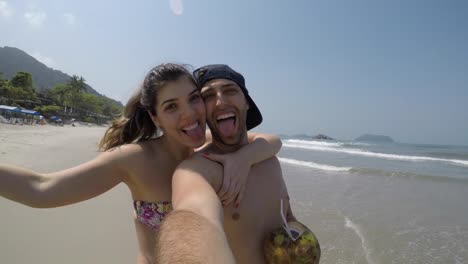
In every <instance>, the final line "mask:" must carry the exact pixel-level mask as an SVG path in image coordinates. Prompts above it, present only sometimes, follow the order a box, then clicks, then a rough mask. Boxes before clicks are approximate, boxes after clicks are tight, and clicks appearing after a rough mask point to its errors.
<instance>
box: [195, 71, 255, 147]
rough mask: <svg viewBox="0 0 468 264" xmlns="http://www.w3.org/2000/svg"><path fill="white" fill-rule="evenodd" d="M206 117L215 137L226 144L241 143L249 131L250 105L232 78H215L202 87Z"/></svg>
mask: <svg viewBox="0 0 468 264" xmlns="http://www.w3.org/2000/svg"><path fill="white" fill-rule="evenodd" d="M201 93H202V97H203V99H204V101H205V105H206V117H207V123H208V126H209V127H210V129H211V134H212V135H213V139H214V140H217V141H220V142H221V143H223V144H225V145H239V144H241V143H242V140H243V137H244V136H245V135H246V133H247V126H246V118H247V110H248V109H249V105H248V103H247V101H246V99H245V96H244V93H243V92H242V90H241V88H240V87H239V85H237V84H236V83H235V82H233V81H231V80H226V79H214V80H211V81H208V82H206V83H205V85H203V87H202V89H201Z"/></svg>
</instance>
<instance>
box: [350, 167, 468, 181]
mask: <svg viewBox="0 0 468 264" xmlns="http://www.w3.org/2000/svg"><path fill="white" fill-rule="evenodd" d="M349 172H350V173H356V174H361V175H372V176H384V177H402V178H413V179H420V180H429V181H437V182H459V183H465V184H466V183H468V178H458V177H451V176H437V175H429V174H418V173H412V172H402V171H386V170H379V169H372V168H351V170H350V171H349Z"/></svg>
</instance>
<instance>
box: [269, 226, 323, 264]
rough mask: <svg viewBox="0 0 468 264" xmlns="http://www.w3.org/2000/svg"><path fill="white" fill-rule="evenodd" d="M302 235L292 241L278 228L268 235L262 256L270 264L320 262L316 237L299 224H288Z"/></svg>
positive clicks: (312, 263)
mask: <svg viewBox="0 0 468 264" xmlns="http://www.w3.org/2000/svg"><path fill="white" fill-rule="evenodd" d="M288 225H290V226H291V228H294V229H295V230H298V231H299V233H302V235H301V236H300V237H299V238H298V239H296V241H294V240H293V239H291V238H290V237H289V235H288V233H287V232H286V231H285V230H284V228H278V229H277V230H275V231H273V232H271V233H269V234H268V235H267V237H266V238H265V241H264V247H263V249H264V255H265V260H266V261H267V263H271V264H280V263H281V264H287V263H290V264H309V263H310V264H316V263H319V261H320V253H321V252H320V245H319V243H318V240H317V237H315V235H314V233H313V232H312V231H310V230H309V229H308V228H307V227H306V226H304V225H303V224H301V223H299V222H291V223H288Z"/></svg>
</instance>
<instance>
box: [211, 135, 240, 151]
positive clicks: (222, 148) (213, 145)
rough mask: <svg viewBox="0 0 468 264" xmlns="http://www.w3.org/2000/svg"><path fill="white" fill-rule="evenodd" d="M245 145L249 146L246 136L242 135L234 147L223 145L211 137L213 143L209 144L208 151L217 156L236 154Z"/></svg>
mask: <svg viewBox="0 0 468 264" xmlns="http://www.w3.org/2000/svg"><path fill="white" fill-rule="evenodd" d="M247 144H249V140H248V138H247V134H245V135H243V136H242V139H241V140H240V141H239V143H238V144H235V145H228V144H225V143H223V142H222V141H221V140H219V139H217V138H216V137H213V142H212V143H211V146H210V150H211V151H213V152H216V153H218V154H226V153H232V152H236V151H238V150H239V149H240V148H242V147H243V146H245V145H247Z"/></svg>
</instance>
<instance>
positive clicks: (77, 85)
mask: <svg viewBox="0 0 468 264" xmlns="http://www.w3.org/2000/svg"><path fill="white" fill-rule="evenodd" d="M68 84H69V85H70V86H71V88H72V90H73V91H74V92H76V93H81V92H84V91H86V80H85V79H84V78H83V76H80V77H78V75H73V76H72V77H71V79H70V81H69V82H68Z"/></svg>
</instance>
